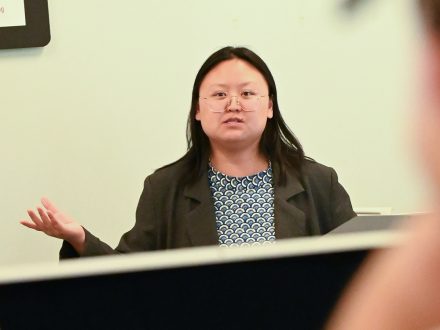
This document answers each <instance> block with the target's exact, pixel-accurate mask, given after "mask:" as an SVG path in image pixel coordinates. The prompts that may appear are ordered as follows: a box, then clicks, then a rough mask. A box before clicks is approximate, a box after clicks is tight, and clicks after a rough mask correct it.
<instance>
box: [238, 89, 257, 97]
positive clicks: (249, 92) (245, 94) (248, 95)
mask: <svg viewBox="0 0 440 330" xmlns="http://www.w3.org/2000/svg"><path fill="white" fill-rule="evenodd" d="M255 95H257V93H256V92H254V91H251V90H247V91H243V92H241V96H242V97H243V98H250V97H253V96H255Z"/></svg>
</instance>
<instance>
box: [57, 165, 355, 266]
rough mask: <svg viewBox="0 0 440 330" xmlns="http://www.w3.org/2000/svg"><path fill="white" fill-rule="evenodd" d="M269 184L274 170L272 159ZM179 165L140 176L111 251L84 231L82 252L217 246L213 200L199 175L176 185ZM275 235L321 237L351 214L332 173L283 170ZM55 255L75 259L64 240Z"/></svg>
mask: <svg viewBox="0 0 440 330" xmlns="http://www.w3.org/2000/svg"><path fill="white" fill-rule="evenodd" d="M272 167H273V176H274V182H277V180H276V178H277V177H278V175H279V168H278V166H277V164H276V163H272ZM181 169H182V163H181V162H177V163H175V164H173V165H171V166H168V167H166V168H163V169H161V170H158V171H157V172H155V173H154V174H152V175H150V176H148V177H147V178H146V179H145V183H144V190H143V192H142V195H141V197H140V200H139V204H138V207H137V210H136V223H135V225H134V227H133V228H132V229H131V230H130V231H128V232H127V233H125V234H124V235H123V236H122V238H121V240H120V242H119V244H118V246H117V247H116V249H112V248H111V247H109V246H108V245H107V244H105V243H103V242H101V241H100V240H99V239H98V238H97V237H95V236H93V235H92V234H91V233H90V232H88V231H87V230H86V241H85V250H84V253H83V256H93V255H104V254H112V253H126V252H137V251H151V250H163V249H174V248H181V247H191V246H204V245H217V244H218V235H217V229H216V221H215V214H214V203H213V199H212V195H211V191H210V188H209V184H208V176H207V173H205V174H204V175H203V176H201V177H200V178H199V179H198V180H197V181H196V182H195V183H194V184H192V185H190V186H182V185H181V184H178V181H179V180H178V179H179V177H180V176H181V175H184V174H182V170H181ZM274 191H275V201H274V203H275V205H274V207H275V237H276V239H283V238H291V237H300V236H310V235H322V234H325V233H327V232H328V231H330V230H332V229H333V228H335V227H337V226H339V225H341V224H342V223H344V222H345V221H347V220H349V219H351V218H353V217H354V216H356V214H355V213H354V211H353V209H352V206H351V202H350V197H349V196H348V194H347V192H346V191H345V189H344V188H343V187H342V186H341V184H339V182H338V177H337V175H336V172H335V171H334V170H333V169H332V168H330V167H327V166H324V165H321V164H319V163H316V162H313V161H306V162H305V165H304V168H303V179H302V182H300V180H298V178H297V176H296V175H295V174H294V173H289V172H288V173H287V178H286V184H285V185H282V186H279V185H276V184H275V186H274ZM60 257H61V258H71V257H78V254H77V253H76V251H75V250H74V249H73V248H72V246H71V245H70V244H69V243H67V242H64V243H63V246H62V248H61V251H60Z"/></svg>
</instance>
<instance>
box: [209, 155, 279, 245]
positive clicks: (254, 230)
mask: <svg viewBox="0 0 440 330" xmlns="http://www.w3.org/2000/svg"><path fill="white" fill-rule="evenodd" d="M208 178H209V186H210V188H211V193H212V196H213V198H214V208H215V217H216V224H217V232H218V236H219V245H220V246H238V245H241V246H246V245H262V244H270V243H273V242H274V241H275V226H274V188H273V182H272V167H271V165H270V164H269V168H268V169H267V170H265V171H262V172H260V173H257V174H254V175H250V176H245V177H233V176H228V175H226V174H223V173H221V172H218V171H217V170H216V169H214V168H213V167H212V165H211V164H210V165H209V169H208Z"/></svg>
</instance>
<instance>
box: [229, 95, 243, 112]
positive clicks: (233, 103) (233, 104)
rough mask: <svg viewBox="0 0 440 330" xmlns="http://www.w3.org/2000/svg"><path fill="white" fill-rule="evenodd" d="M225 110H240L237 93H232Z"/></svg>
mask: <svg viewBox="0 0 440 330" xmlns="http://www.w3.org/2000/svg"><path fill="white" fill-rule="evenodd" d="M226 110H227V111H240V110H241V105H240V101H239V99H238V96H237V95H232V96H231V100H230V101H229V105H228V106H227V108H226Z"/></svg>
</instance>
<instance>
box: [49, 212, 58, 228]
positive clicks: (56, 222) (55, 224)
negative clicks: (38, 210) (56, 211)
mask: <svg viewBox="0 0 440 330" xmlns="http://www.w3.org/2000/svg"><path fill="white" fill-rule="evenodd" d="M47 215H48V216H49V219H50V223H51V224H52V227H55V228H58V227H59V226H60V222H59V221H58V219H57V218H56V217H55V216H54V215H53V213H52V212H50V211H47Z"/></svg>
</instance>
